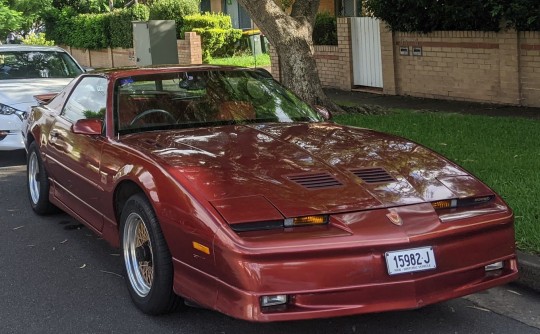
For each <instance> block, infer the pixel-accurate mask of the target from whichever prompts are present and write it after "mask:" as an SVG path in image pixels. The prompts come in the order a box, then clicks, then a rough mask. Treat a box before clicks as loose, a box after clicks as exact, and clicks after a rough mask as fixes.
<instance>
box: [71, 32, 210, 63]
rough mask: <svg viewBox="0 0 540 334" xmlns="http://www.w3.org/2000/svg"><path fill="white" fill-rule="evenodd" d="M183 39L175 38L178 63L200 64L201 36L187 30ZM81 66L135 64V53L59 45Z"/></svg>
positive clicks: (117, 49) (119, 49) (128, 50)
mask: <svg viewBox="0 0 540 334" xmlns="http://www.w3.org/2000/svg"><path fill="white" fill-rule="evenodd" d="M185 35H186V36H185V39H183V40H177V41H176V42H177V49H178V59H179V62H178V63H179V64H180V65H195V64H202V47H201V37H200V36H199V35H197V34H196V33H194V32H187V33H186V34H185ZM61 47H62V48H64V49H65V50H66V51H68V52H69V53H70V54H71V55H72V56H73V58H75V59H76V60H77V61H78V62H79V64H81V65H82V66H88V67H93V68H111V67H123V66H135V65H137V62H136V60H135V59H136V58H135V57H136V55H135V51H134V50H133V48H130V49H121V48H114V49H111V48H107V49H100V50H87V49H78V48H72V47H70V46H66V45H61Z"/></svg>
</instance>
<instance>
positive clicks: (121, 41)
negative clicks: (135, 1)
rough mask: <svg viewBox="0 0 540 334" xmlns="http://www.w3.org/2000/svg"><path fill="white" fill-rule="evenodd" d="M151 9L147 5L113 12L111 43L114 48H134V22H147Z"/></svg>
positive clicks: (110, 22)
mask: <svg viewBox="0 0 540 334" xmlns="http://www.w3.org/2000/svg"><path fill="white" fill-rule="evenodd" d="M148 17H149V9H148V7H147V6H145V5H136V6H132V7H129V8H125V9H118V10H115V11H113V12H112V13H111V14H110V15H109V18H110V21H109V26H110V34H111V37H110V41H111V45H110V46H111V47H112V48H125V49H127V48H131V47H133V28H132V23H131V22H132V21H147V20H148Z"/></svg>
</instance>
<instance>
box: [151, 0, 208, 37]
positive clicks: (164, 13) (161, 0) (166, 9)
mask: <svg viewBox="0 0 540 334" xmlns="http://www.w3.org/2000/svg"><path fill="white" fill-rule="evenodd" d="M199 3H200V0H157V1H155V2H154V3H153V4H152V5H150V15H149V19H150V20H174V21H175V23H176V37H177V38H180V36H181V33H182V27H183V26H184V17H185V16H187V15H192V14H195V13H198V12H199Z"/></svg>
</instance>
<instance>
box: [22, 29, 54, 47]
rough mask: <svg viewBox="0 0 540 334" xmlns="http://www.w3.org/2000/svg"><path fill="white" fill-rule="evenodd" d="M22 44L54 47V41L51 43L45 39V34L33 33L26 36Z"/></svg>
mask: <svg viewBox="0 0 540 334" xmlns="http://www.w3.org/2000/svg"><path fill="white" fill-rule="evenodd" d="M22 44H26V45H49V46H52V45H54V41H49V40H47V38H46V37H45V33H43V32H40V33H39V34H35V33H33V32H31V33H29V34H28V35H26V37H24V38H23V40H22Z"/></svg>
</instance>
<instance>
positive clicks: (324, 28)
mask: <svg viewBox="0 0 540 334" xmlns="http://www.w3.org/2000/svg"><path fill="white" fill-rule="evenodd" d="M313 43H315V45H337V44H338V40H337V22H336V17H335V16H334V15H332V14H330V13H328V12H323V13H318V14H317V17H316V18H315V25H314V27H313Z"/></svg>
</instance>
